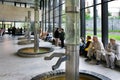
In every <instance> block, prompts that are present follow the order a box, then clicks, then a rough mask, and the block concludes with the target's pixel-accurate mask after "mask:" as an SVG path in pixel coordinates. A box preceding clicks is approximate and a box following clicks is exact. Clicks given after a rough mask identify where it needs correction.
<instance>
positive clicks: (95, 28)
mask: <svg viewBox="0 0 120 80" xmlns="http://www.w3.org/2000/svg"><path fill="white" fill-rule="evenodd" d="M93 4H94V6H93V17H94V19H93V20H94V21H93V25H94V27H93V30H94V33H93V34H94V35H97V8H96V4H97V0H93Z"/></svg>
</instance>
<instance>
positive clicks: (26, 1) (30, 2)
mask: <svg viewBox="0 0 120 80" xmlns="http://www.w3.org/2000/svg"><path fill="white" fill-rule="evenodd" d="M0 1H3V2H18V3H27V4H33V3H34V0H0Z"/></svg>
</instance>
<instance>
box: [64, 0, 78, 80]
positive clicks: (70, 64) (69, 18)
mask: <svg viewBox="0 0 120 80" xmlns="http://www.w3.org/2000/svg"><path fill="white" fill-rule="evenodd" d="M65 5H66V29H65V32H66V33H65V35H66V37H65V39H66V55H67V56H68V60H67V61H66V80H79V38H80V29H79V28H80V26H79V18H80V17H79V0H66V3H65Z"/></svg>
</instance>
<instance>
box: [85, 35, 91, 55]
mask: <svg viewBox="0 0 120 80" xmlns="http://www.w3.org/2000/svg"><path fill="white" fill-rule="evenodd" d="M91 42H92V40H91V36H87V43H86V45H85V48H84V56H85V57H87V53H88V50H89V48H90V44H91Z"/></svg>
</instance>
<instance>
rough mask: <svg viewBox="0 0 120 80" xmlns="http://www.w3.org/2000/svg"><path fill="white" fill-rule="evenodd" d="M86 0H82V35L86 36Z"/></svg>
mask: <svg viewBox="0 0 120 80" xmlns="http://www.w3.org/2000/svg"><path fill="white" fill-rule="evenodd" d="M84 8H85V0H80V26H81V27H80V32H81V35H80V37H82V38H84V40H85V35H86V23H85V9H84Z"/></svg>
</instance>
